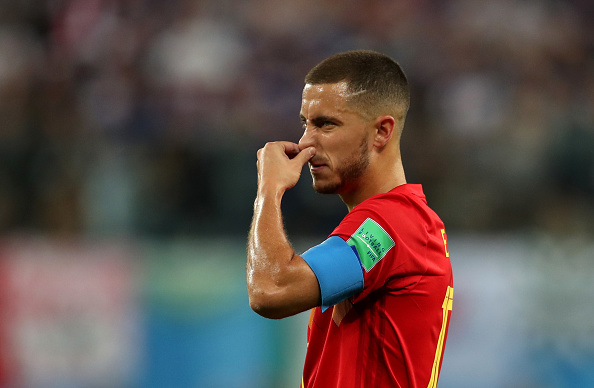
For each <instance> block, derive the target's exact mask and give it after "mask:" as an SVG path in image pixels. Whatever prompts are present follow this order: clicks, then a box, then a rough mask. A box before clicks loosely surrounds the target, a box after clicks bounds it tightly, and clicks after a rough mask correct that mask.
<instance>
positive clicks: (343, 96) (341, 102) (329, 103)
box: [301, 82, 355, 115]
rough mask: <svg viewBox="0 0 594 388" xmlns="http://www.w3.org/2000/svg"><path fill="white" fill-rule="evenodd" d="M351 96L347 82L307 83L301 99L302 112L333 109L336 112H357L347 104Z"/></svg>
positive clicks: (304, 113) (310, 112)
mask: <svg viewBox="0 0 594 388" xmlns="http://www.w3.org/2000/svg"><path fill="white" fill-rule="evenodd" d="M349 96H350V93H349V91H348V85H347V83H346V82H338V83H335V84H320V85H311V84H307V85H305V87H304V88H303V96H302V99H301V114H302V115H307V114H310V115H311V114H315V113H316V112H318V111H324V112H326V111H332V112H334V113H355V111H354V110H353V109H352V108H350V107H348V106H347V100H348V98H349Z"/></svg>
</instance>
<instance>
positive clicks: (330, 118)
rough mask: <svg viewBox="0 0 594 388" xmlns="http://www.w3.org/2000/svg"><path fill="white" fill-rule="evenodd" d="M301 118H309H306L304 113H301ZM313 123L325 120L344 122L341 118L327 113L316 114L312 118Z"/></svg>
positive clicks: (304, 120)
mask: <svg viewBox="0 0 594 388" xmlns="http://www.w3.org/2000/svg"><path fill="white" fill-rule="evenodd" d="M299 118H300V119H301V121H303V122H306V121H307V119H306V118H305V116H303V115H302V114H300V115H299ZM309 121H311V122H312V123H314V124H315V123H320V122H324V121H333V122H335V123H337V124H342V121H341V120H339V119H338V118H337V117H334V116H325V115H321V116H316V117H314V118H312V119H311V120H309Z"/></svg>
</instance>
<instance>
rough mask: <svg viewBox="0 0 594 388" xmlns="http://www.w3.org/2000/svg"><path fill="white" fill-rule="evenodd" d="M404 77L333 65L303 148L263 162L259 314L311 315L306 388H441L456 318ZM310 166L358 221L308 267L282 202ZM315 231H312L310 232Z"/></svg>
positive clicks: (322, 70) (318, 185) (313, 253)
mask: <svg viewBox="0 0 594 388" xmlns="http://www.w3.org/2000/svg"><path fill="white" fill-rule="evenodd" d="M409 100H410V96H409V87H408V82H407V80H406V77H405V75H404V73H403V72H402V70H401V68H400V66H399V65H398V64H397V63H396V62H394V61H393V60H392V59H390V58H389V57H387V56H385V55H383V54H380V53H377V52H373V51H350V52H346V53H340V54H336V55H333V56H331V57H329V58H327V59H326V60H324V61H322V62H321V63H320V64H318V65H317V66H316V67H314V68H313V69H312V70H311V71H310V73H309V74H308V75H307V77H306V78H305V88H304V89H303V98H302V104H301V120H302V122H303V130H304V132H303V136H302V137H301V140H300V141H299V144H295V143H291V142H274V143H268V144H266V145H265V146H264V148H262V149H260V150H259V151H258V162H257V163H258V193H257V197H256V201H255V204H254V217H253V221H252V226H251V230H250V234H249V238H248V249H247V286H248V294H249V299H250V306H251V307H252V309H254V311H256V312H257V313H258V314H260V315H262V316H264V317H267V318H283V317H287V316H290V315H293V314H297V313H300V312H302V311H306V310H308V309H312V311H311V315H310V321H309V328H308V349H307V355H306V358H305V366H304V372H303V380H302V387H310V388H311V387H320V388H333V387H340V388H349V387H423V388H425V387H435V386H436V384H437V379H438V375H439V371H440V368H441V360H442V358H441V356H442V353H443V349H444V346H445V342H446V337H447V330H448V325H449V319H450V314H451V313H450V311H451V308H452V297H453V280H452V269H451V264H450V260H449V252H448V246H447V237H446V234H445V229H444V226H443V223H442V222H441V220H440V219H439V217H438V216H437V215H436V214H435V213H434V212H433V211H432V210H431V209H430V208H429V207H428V206H427V203H426V200H425V196H424V194H423V191H422V188H421V186H420V185H412V184H407V183H406V178H405V175H404V169H403V166H402V161H401V157H400V136H401V133H402V129H403V127H404V120H405V117H406V113H407V111H408V107H409ZM307 162H309V170H310V173H311V176H312V179H313V187H314V189H315V190H316V191H317V192H319V193H331V194H338V195H339V196H340V198H341V199H342V200H343V202H344V203H345V204H346V205H347V207H348V210H349V213H348V214H347V215H346V217H345V218H344V219H343V220H342V222H341V223H340V225H338V227H337V228H336V229H335V230H334V231H333V232H332V233H331V235H330V237H328V239H327V240H326V241H324V242H323V243H321V244H320V245H318V246H315V247H313V248H311V249H310V250H308V251H307V252H305V253H304V254H302V255H298V254H296V253H295V251H294V250H293V248H292V247H291V245H290V243H289V241H288V238H287V236H286V233H285V231H284V227H283V220H282V214H281V200H282V197H283V194H284V193H285V191H286V190H288V189H290V188H291V187H293V186H294V185H295V184H296V183H297V181H298V180H299V177H300V173H301V170H302V167H303V166H304V165H305V163H307ZM312 222H315V220H312Z"/></svg>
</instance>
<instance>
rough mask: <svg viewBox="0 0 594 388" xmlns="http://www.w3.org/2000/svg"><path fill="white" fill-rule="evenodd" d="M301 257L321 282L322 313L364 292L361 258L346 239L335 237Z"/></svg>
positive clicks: (319, 282)
mask: <svg viewBox="0 0 594 388" xmlns="http://www.w3.org/2000/svg"><path fill="white" fill-rule="evenodd" d="M301 256H302V257H303V260H305V262H306V263H307V264H308V265H309V267H310V268H311V269H312V271H313V272H314V274H315V275H316V277H317V279H318V284H319V285H320V294H321V299H322V304H321V308H322V312H323V311H326V309H328V307H330V306H334V305H335V304H337V303H340V302H342V301H343V300H345V299H347V298H349V297H351V296H353V295H355V294H357V293H359V292H361V290H362V289H363V270H362V269H361V264H360V261H359V258H358V257H357V254H356V251H355V250H354V249H353V248H352V246H351V245H349V244H347V242H345V241H344V240H343V239H342V238H340V237H338V236H331V237H329V238H328V239H327V240H326V241H324V242H323V243H321V244H320V245H316V246H315V247H313V248H311V249H309V250H308V251H306V252H305V253H303V254H302V255H301Z"/></svg>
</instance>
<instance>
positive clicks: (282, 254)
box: [247, 192, 294, 305]
mask: <svg viewBox="0 0 594 388" xmlns="http://www.w3.org/2000/svg"><path fill="white" fill-rule="evenodd" d="M281 200H282V193H265V192H259V193H258V196H257V197H256V201H255V203H254V217H253V220H252V225H251V229H250V233H249V237H248V249H247V286H248V293H249V296H250V302H253V303H254V304H256V305H258V304H260V303H258V302H259V301H261V300H262V299H263V298H264V297H266V296H267V295H268V296H270V295H272V294H274V293H275V291H276V289H277V288H278V287H280V286H282V283H283V277H284V275H285V272H286V271H287V266H288V265H289V262H290V261H291V259H292V258H293V256H294V250H293V248H292V247H291V244H290V243H289V240H288V238H287V235H286V233H285V230H284V225H283V218H282V213H281V206H280V205H281Z"/></svg>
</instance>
